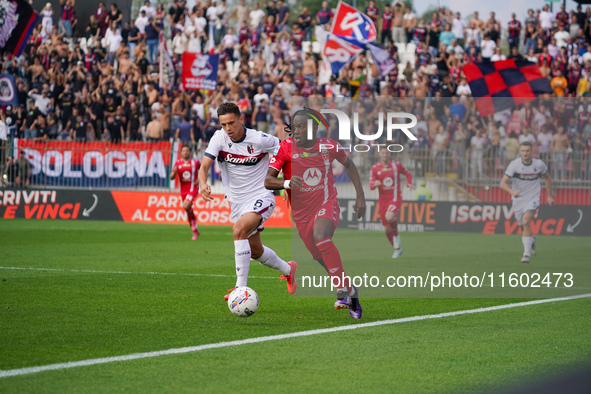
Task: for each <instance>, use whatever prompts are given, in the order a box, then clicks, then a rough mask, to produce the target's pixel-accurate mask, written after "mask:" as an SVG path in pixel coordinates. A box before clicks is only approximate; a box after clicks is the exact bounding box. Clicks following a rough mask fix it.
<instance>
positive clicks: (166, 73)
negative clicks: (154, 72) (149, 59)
mask: <svg viewBox="0 0 591 394" xmlns="http://www.w3.org/2000/svg"><path fill="white" fill-rule="evenodd" d="M158 49H159V52H160V67H159V68H160V75H159V77H160V78H159V81H158V86H159V87H160V88H161V89H164V88H166V89H168V90H170V89H172V88H173V86H174V64H172V59H171V58H170V54H169V53H168V48H167V47H166V39H165V38H164V33H162V32H161V33H160V45H159V48H158Z"/></svg>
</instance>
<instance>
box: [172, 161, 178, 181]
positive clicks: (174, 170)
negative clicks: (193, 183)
mask: <svg viewBox="0 0 591 394" xmlns="http://www.w3.org/2000/svg"><path fill="white" fill-rule="evenodd" d="M177 172H178V168H177V166H176V163H175V164H174V165H173V166H172V171H170V180H171V181H174V178H176V174H177Z"/></svg>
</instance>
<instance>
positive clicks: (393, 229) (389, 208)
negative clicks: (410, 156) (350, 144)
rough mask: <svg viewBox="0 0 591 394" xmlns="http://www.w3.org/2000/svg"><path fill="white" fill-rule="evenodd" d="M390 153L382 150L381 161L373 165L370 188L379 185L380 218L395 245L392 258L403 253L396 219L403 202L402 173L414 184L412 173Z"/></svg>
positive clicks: (389, 239)
mask: <svg viewBox="0 0 591 394" xmlns="http://www.w3.org/2000/svg"><path fill="white" fill-rule="evenodd" d="M390 155H391V154H390V151H388V150H387V149H384V150H380V152H379V156H380V162H379V163H376V164H374V165H373V166H372V167H371V175H370V178H369V189H370V190H374V189H375V188H376V187H377V188H378V191H379V193H380V199H379V205H380V219H381V220H382V224H383V225H384V228H385V229H386V237H388V241H390V244H392V246H394V254H392V258H393V259H395V258H397V257H400V255H402V246H401V245H400V235H399V234H398V222H397V221H396V215H398V212H399V211H400V205H401V204H402V190H401V187H400V175H401V174H402V175H404V176H405V177H406V186H407V187H408V188H410V187H411V186H412V174H411V173H410V171H408V170H407V169H406V168H404V166H403V165H402V163H400V162H398V161H394V160H392V158H391V156H390Z"/></svg>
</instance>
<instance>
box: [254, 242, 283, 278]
mask: <svg viewBox="0 0 591 394" xmlns="http://www.w3.org/2000/svg"><path fill="white" fill-rule="evenodd" d="M256 260H257V261H258V262H260V263H261V264H262V265H266V266H267V267H269V268H275V269H276V270H277V271H279V272H281V273H282V274H283V275H285V276H288V275H289V273H290V272H291V266H290V265H289V264H287V263H286V262H285V261H283V260H281V258H280V257H279V256H277V253H275V252H274V251H273V249H269V248H267V247H266V246H264V245H263V254H262V255H261V257H259V258H258V259H256Z"/></svg>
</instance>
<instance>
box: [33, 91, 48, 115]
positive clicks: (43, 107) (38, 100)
mask: <svg viewBox="0 0 591 394" xmlns="http://www.w3.org/2000/svg"><path fill="white" fill-rule="evenodd" d="M47 92H48V90H47V89H46V88H43V89H41V93H39V91H38V90H37V89H31V90H30V91H29V97H31V98H32V99H33V100H35V107H37V109H38V110H39V111H41V113H42V114H44V115H45V114H47V110H48V109H49V108H50V107H51V98H49V97H48V95H47Z"/></svg>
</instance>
